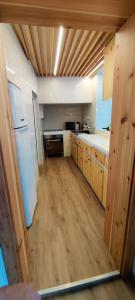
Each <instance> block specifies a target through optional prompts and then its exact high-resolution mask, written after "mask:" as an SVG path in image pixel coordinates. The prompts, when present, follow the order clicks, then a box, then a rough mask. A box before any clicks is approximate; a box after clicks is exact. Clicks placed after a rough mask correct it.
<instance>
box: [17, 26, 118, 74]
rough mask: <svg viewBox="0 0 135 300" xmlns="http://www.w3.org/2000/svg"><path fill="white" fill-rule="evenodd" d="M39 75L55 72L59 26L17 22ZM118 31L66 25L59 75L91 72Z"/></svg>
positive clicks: (25, 49) (18, 30) (27, 52)
mask: <svg viewBox="0 0 135 300" xmlns="http://www.w3.org/2000/svg"><path fill="white" fill-rule="evenodd" d="M13 28H14V30H15V32H16V34H17V36H18V38H19V40H20V43H21V45H22V47H23V49H24V51H25V54H26V56H27V58H28V59H29V60H30V61H31V63H32V65H33V67H34V69H35V72H36V74H37V75H38V76H53V72H54V64H55V57H56V49H57V41H58V33H59V27H42V26H28V25H13ZM113 36H114V33H109V32H100V31H99V32H96V31H88V30H81V29H77V30H75V29H66V28H64V32H63V37H62V45H61V51H60V58H59V65H58V70H57V76H80V77H85V76H87V75H88V74H89V73H90V71H92V70H93V69H94V68H95V66H96V65H97V64H98V63H99V62H100V61H101V60H102V59H103V51H104V47H105V46H106V45H107V44H108V43H109V41H110V40H111V39H112V38H113Z"/></svg>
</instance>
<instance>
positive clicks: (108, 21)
mask: <svg viewBox="0 0 135 300" xmlns="http://www.w3.org/2000/svg"><path fill="white" fill-rule="evenodd" d="M126 20H127V17H126V18H125V17H123V16H122V17H121V16H113V15H106V14H105V15H96V14H91V13H90V12H85V13H83V12H82V11H75V12H74V11H65V10H64V11H61V10H57V9H55V10H53V9H48V8H43V7H39V6H37V7H34V6H28V5H13V4H12V3H11V2H10V4H7V3H5V1H3V2H2V1H0V21H1V22H6V23H16V24H29V25H39V26H46V27H52V26H54V27H56V26H60V25H61V24H62V25H63V26H64V27H66V28H74V29H83V30H84V29H85V30H91V31H93V30H96V31H104V32H106V31H108V32H116V31H117V30H118V29H119V28H120V27H121V26H122V25H123V24H124V23H125V21H126Z"/></svg>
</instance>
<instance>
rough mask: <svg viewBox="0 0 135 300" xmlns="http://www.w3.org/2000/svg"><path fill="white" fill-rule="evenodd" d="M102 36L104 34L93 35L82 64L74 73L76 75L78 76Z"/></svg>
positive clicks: (82, 58)
mask: <svg viewBox="0 0 135 300" xmlns="http://www.w3.org/2000/svg"><path fill="white" fill-rule="evenodd" d="M102 34H103V33H102V32H96V33H95V34H94V35H93V37H92V39H91V42H90V43H89V44H88V46H87V48H86V49H85V52H84V54H83V56H82V57H81V61H80V64H78V66H77V68H76V69H75V71H74V75H76V74H78V71H79V70H80V68H81V66H82V65H83V63H84V61H85V59H86V58H87V57H88V56H89V55H90V53H91V51H92V50H93V48H94V46H95V45H96V43H97V41H98V40H99V38H100V37H101V36H102Z"/></svg>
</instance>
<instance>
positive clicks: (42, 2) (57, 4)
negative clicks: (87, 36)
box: [0, 0, 135, 18]
mask: <svg viewBox="0 0 135 300" xmlns="http://www.w3.org/2000/svg"><path fill="white" fill-rule="evenodd" d="M1 2H2V3H3V2H4V3H6V4H12V5H18V6H23V7H25V8H27V7H28V6H30V7H31V8H33V7H35V8H38V7H42V8H47V9H50V10H52V11H54V10H55V11H57V10H59V11H61V12H63V11H70V12H72V13H75V12H80V13H82V14H86V13H89V14H94V15H102V16H103V15H112V16H114V17H116V16H123V17H125V18H126V17H128V16H130V15H131V14H132V13H133V12H134V10H135V2H134V0H126V1H123V0H119V1H114V0H109V1H106V0H102V1H101V0H91V1H88V0H83V1H81V0H78V1H77V2H76V1H75V0H68V1H66V2H65V1H64V2H63V1H61V0H55V1H54V0H4V1H0V3H1Z"/></svg>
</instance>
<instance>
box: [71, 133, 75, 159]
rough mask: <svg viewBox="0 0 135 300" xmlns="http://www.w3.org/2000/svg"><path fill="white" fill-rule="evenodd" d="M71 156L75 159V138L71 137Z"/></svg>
mask: <svg viewBox="0 0 135 300" xmlns="http://www.w3.org/2000/svg"><path fill="white" fill-rule="evenodd" d="M71 156H72V158H73V159H74V140H73V138H72V139H71Z"/></svg>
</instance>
